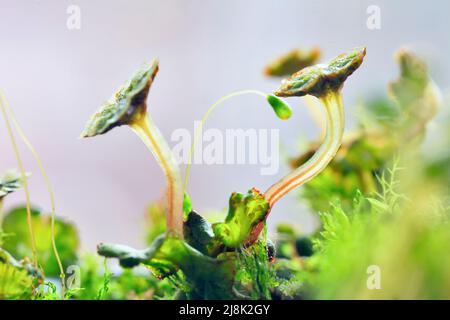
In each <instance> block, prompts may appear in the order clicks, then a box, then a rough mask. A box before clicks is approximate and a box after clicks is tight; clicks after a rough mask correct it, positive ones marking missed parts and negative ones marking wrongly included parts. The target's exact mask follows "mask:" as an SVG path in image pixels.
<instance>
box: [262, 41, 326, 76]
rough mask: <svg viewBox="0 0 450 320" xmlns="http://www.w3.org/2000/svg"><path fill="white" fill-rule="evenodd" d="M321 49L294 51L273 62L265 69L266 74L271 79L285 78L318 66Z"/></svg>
mask: <svg viewBox="0 0 450 320" xmlns="http://www.w3.org/2000/svg"><path fill="white" fill-rule="evenodd" d="M320 55H321V51H320V48H318V47H314V48H310V49H307V50H302V49H298V48H297V49H293V50H291V51H289V52H287V53H285V54H283V55H282V56H280V57H278V58H277V59H275V60H273V61H271V62H270V63H269V64H267V66H266V67H265V68H264V74H265V75H266V76H270V77H285V76H290V75H291V74H293V73H295V72H297V71H299V70H301V69H303V68H306V67H309V66H312V65H314V64H316V63H317V62H318V60H319V58H320Z"/></svg>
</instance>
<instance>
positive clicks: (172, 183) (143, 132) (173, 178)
mask: <svg viewBox="0 0 450 320" xmlns="http://www.w3.org/2000/svg"><path fill="white" fill-rule="evenodd" d="M130 127H131V128H132V129H133V131H134V132H135V133H136V134H137V135H138V136H139V137H140V138H141V140H142V141H143V142H144V144H145V145H146V146H147V148H148V149H149V150H150V151H151V152H152V154H153V156H154V157H155V158H156V160H157V162H158V164H159V165H160V166H161V168H162V170H163V171H164V174H165V176H166V179H167V199H168V208H167V229H168V232H171V233H174V235H176V236H177V237H179V238H181V239H182V238H183V183H182V180H181V175H180V169H179V167H178V164H177V161H176V160H175V157H174V156H173V154H172V151H171V150H170V148H169V145H168V144H167V142H166V140H165V139H164V138H163V136H162V134H161V132H160V131H159V129H158V128H157V127H156V125H155V124H154V123H153V121H152V120H151V119H150V117H149V116H143V117H141V118H140V119H138V120H136V121H134V122H133V123H132V124H131V125H130Z"/></svg>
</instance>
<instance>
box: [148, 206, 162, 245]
mask: <svg viewBox="0 0 450 320" xmlns="http://www.w3.org/2000/svg"><path fill="white" fill-rule="evenodd" d="M146 221H147V227H146V243H147V244H150V243H152V242H153V241H154V240H155V239H156V238H157V237H158V236H159V235H161V234H163V233H164V232H166V212H165V210H164V205H163V204H162V203H159V202H155V203H152V204H151V205H150V206H149V207H148V208H147V214H146Z"/></svg>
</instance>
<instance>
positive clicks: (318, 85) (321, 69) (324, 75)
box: [275, 47, 366, 97]
mask: <svg viewBox="0 0 450 320" xmlns="http://www.w3.org/2000/svg"><path fill="white" fill-rule="evenodd" d="M365 55H366V48H365V47H360V48H355V49H353V50H351V51H349V52H347V53H343V54H341V55H339V56H337V57H336V58H334V59H333V60H330V61H329V62H328V63H325V64H317V65H314V66H311V67H307V68H304V69H302V70H300V71H298V72H296V73H294V74H293V75H292V76H291V77H290V78H288V79H286V80H284V81H283V83H282V85H281V87H280V88H279V89H278V90H277V91H276V92H275V95H277V96H279V97H293V96H297V97H301V96H304V95H307V94H310V95H313V96H317V97H319V96H322V95H323V94H324V93H325V92H327V91H328V90H333V91H334V90H337V89H339V88H340V87H341V86H342V84H343V83H344V81H345V80H346V79H347V78H348V77H349V76H350V75H351V74H352V73H353V72H354V71H355V70H356V69H358V68H359V66H360V65H361V63H362V61H363V58H364V56H365Z"/></svg>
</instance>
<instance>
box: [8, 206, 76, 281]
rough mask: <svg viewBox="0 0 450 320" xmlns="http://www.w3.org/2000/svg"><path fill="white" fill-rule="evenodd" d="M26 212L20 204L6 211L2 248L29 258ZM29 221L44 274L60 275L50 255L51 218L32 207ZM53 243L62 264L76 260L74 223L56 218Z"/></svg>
mask: <svg viewBox="0 0 450 320" xmlns="http://www.w3.org/2000/svg"><path fill="white" fill-rule="evenodd" d="M26 219H27V212H26V209H25V208H23V207H18V208H15V209H13V210H11V211H9V212H8V213H7V214H6V215H5V218H4V221H3V229H4V231H5V232H6V233H7V234H8V235H9V236H8V239H7V241H6V242H5V243H4V245H3V247H4V248H5V249H6V250H8V251H9V252H10V253H11V254H12V255H14V256H16V257H29V256H30V254H31V244H30V237H29V233H28V230H27V223H26ZM31 219H32V220H31V223H32V225H33V228H34V230H36V249H37V254H38V258H39V261H40V264H41V267H42V268H43V270H44V272H45V275H46V276H57V275H59V266H58V262H57V261H56V258H55V256H54V255H53V254H52V242H51V218H50V216H45V215H42V214H41V212H40V211H39V210H38V209H35V208H32V210H31ZM55 235H56V237H57V239H56V246H57V249H58V251H59V254H60V257H61V261H62V263H63V266H64V267H65V268H67V266H69V265H72V264H74V263H75V262H76V261H77V250H78V245H79V239H78V234H77V231H76V229H75V227H74V225H73V224H71V223H68V222H65V221H63V220H61V219H56V220H55Z"/></svg>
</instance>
